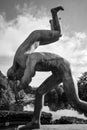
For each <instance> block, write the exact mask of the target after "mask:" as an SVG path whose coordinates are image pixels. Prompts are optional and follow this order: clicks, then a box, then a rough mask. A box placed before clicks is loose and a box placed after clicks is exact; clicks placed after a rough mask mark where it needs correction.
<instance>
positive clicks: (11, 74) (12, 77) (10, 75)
mask: <svg viewBox="0 0 87 130" xmlns="http://www.w3.org/2000/svg"><path fill="white" fill-rule="evenodd" d="M7 77H8V79H9V80H15V79H16V73H15V71H14V69H13V67H11V68H9V69H8V71H7Z"/></svg>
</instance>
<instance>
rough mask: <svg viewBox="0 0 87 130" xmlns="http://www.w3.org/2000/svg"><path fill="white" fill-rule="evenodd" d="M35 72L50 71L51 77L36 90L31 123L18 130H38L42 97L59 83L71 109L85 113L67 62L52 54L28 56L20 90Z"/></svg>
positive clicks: (86, 109)
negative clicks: (36, 129)
mask: <svg viewBox="0 0 87 130" xmlns="http://www.w3.org/2000/svg"><path fill="white" fill-rule="evenodd" d="M36 71H45V72H46V71H51V72H52V75H51V76H49V77H48V78H47V79H46V80H45V81H44V82H43V83H42V84H41V85H40V86H39V87H38V88H37V90H36V95H35V97H36V98H35V104H34V105H35V107H34V115H33V119H32V121H31V122H30V123H28V124H26V125H25V126H23V127H22V128H20V129H19V130H28V129H35V128H40V113H41V109H42V105H43V104H42V103H43V96H44V95H45V94H46V93H47V92H49V91H50V90H51V89H53V88H55V87H56V86H58V84H60V83H63V85H64V91H65V93H66V95H67V99H68V101H69V103H70V104H71V105H72V107H74V108H75V109H77V110H80V111H81V112H83V113H86V112H87V102H85V101H82V100H80V99H79V97H78V92H77V90H76V89H75V87H76V86H75V85H76V84H75V83H74V80H73V78H72V74H71V70H70V64H69V62H68V61H66V60H65V59H64V58H62V57H60V56H58V55H55V54H52V53H37V52H36V53H32V54H30V56H29V57H28V61H27V64H26V69H25V72H24V76H23V77H22V79H21V84H20V88H22V87H23V88H25V87H26V85H28V84H29V83H30V82H31V80H32V77H33V76H34V75H35V72H36Z"/></svg>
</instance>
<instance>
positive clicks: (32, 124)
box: [19, 75, 61, 130]
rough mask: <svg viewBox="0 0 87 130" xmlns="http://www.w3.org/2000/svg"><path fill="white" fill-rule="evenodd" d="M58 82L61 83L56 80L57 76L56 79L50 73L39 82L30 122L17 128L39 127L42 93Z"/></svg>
mask: <svg viewBox="0 0 87 130" xmlns="http://www.w3.org/2000/svg"><path fill="white" fill-rule="evenodd" d="M59 83H61V81H60V80H58V77H57V79H56V77H55V76H54V75H51V76H50V77H48V78H47V79H46V80H45V81H44V82H43V83H42V84H41V86H40V87H39V88H38V89H37V91H36V95H35V96H36V98H35V104H34V105H35V106H34V115H33V119H32V121H31V122H30V123H28V124H27V125H26V126H24V127H22V128H20V129H19V130H27V129H35V128H40V113H41V109H42V105H43V95H44V94H46V93H47V92H49V91H50V90H51V89H52V88H55V87H56V86H57V84H59Z"/></svg>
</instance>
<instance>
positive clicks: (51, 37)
mask: <svg viewBox="0 0 87 130" xmlns="http://www.w3.org/2000/svg"><path fill="white" fill-rule="evenodd" d="M60 10H62V11H63V10H64V9H63V7H61V6H59V7H56V8H53V9H51V14H52V19H51V20H50V24H51V30H35V31H33V32H32V33H31V34H30V35H29V36H28V37H27V39H26V40H25V41H24V42H23V43H22V44H21V45H20V46H19V48H18V49H17V51H16V53H15V56H14V61H13V65H12V67H11V68H10V69H9V70H8V72H7V76H8V78H9V79H12V80H16V79H20V77H22V76H23V72H24V69H25V68H26V62H27V57H28V56H27V54H26V52H27V51H28V52H29V53H32V52H33V51H34V50H35V49H36V48H37V47H38V46H39V45H46V44H50V43H53V42H56V41H57V40H58V39H59V38H60V37H61V29H60V24H59V20H58V17H57V12H59V11H60ZM21 70H23V72H22V71H21ZM18 73H20V74H19V75H20V76H19V77H17V75H18Z"/></svg>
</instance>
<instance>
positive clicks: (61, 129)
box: [40, 124, 87, 130]
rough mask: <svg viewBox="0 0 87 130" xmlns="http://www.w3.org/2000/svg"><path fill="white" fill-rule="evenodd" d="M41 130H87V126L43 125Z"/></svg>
mask: <svg viewBox="0 0 87 130" xmlns="http://www.w3.org/2000/svg"><path fill="white" fill-rule="evenodd" d="M40 130H87V124H72V125H42V126H41V129H40Z"/></svg>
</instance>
